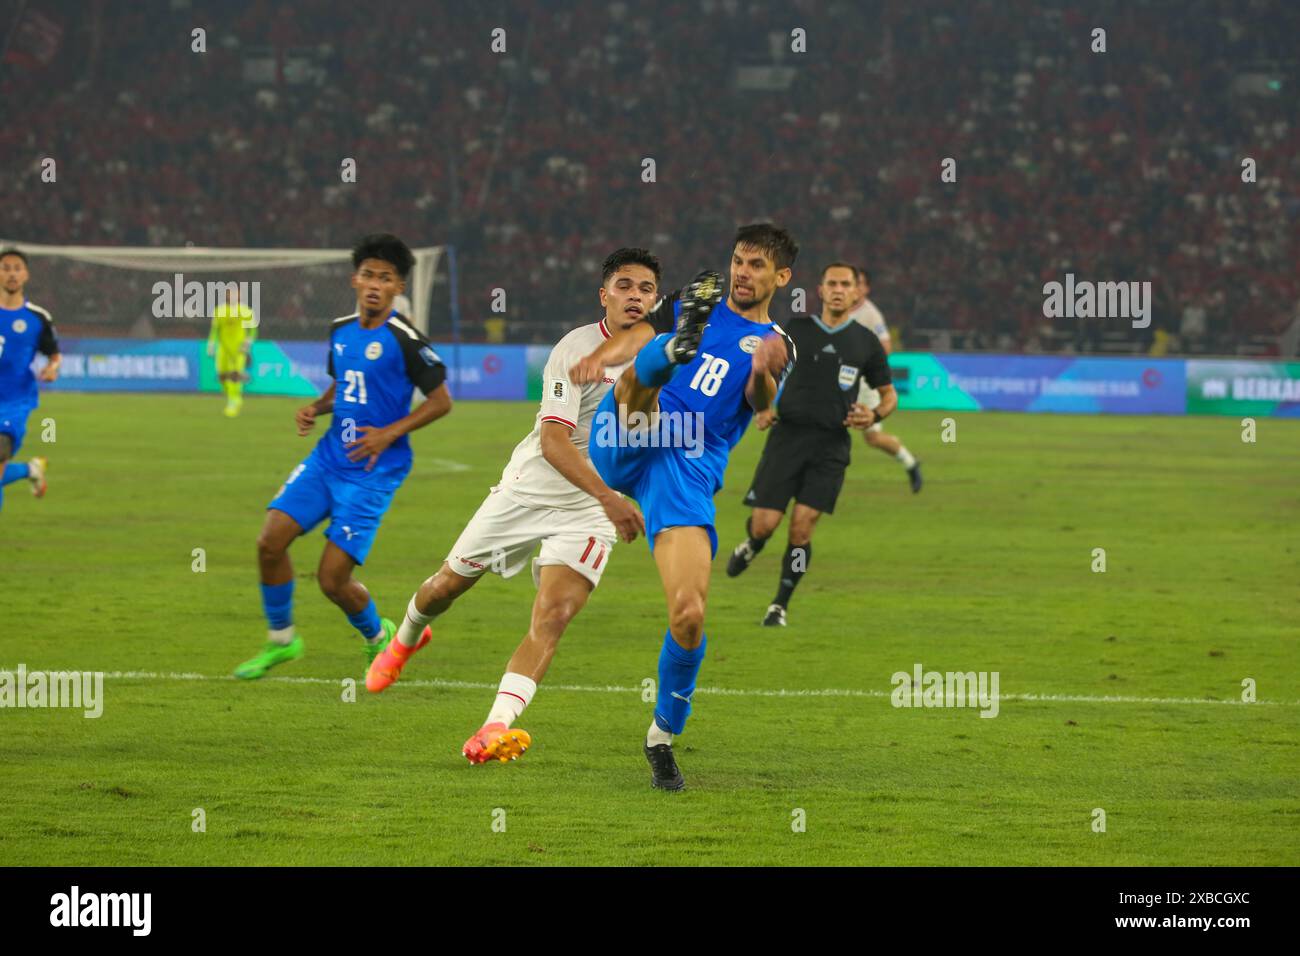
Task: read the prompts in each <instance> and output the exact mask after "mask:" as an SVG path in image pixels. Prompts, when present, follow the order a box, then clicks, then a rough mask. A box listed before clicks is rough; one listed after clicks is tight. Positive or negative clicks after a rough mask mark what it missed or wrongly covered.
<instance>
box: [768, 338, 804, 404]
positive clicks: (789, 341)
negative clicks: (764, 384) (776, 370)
mask: <svg viewBox="0 0 1300 956" xmlns="http://www.w3.org/2000/svg"><path fill="white" fill-rule="evenodd" d="M772 328H773V329H774V330H775V331H776V334H777V335H779V336H781V338H783V339H785V350H786V353H787V355H788V356H789V358H788V359H787V361H786V363H785V368H783V369H781V374H780V375H777V376H775V378H776V388H777V394H778V395H780V393H781V389H782V388H784V387H785V380H786V379H787V378H789V377H790V373H791V372H793V371H794V363H795V362H797V361H798V360H799V350H798V349H796V348H795V347H794V339H793V338H792V337H791V336H790V333H789V332H787V331H786V330H785V329H783V328H781V326H779V325H773V326H772Z"/></svg>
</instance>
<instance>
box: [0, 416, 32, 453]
mask: <svg viewBox="0 0 1300 956" xmlns="http://www.w3.org/2000/svg"><path fill="white" fill-rule="evenodd" d="M31 413H32V407H31V406H30V405H0V435H8V436H9V439H10V441H11V442H12V443H13V448H11V449H10V451H9V455H10V457H11V458H17V457H18V449H19V448H22V447H23V438H24V437H26V435H27V416H28V415H30V414H31Z"/></svg>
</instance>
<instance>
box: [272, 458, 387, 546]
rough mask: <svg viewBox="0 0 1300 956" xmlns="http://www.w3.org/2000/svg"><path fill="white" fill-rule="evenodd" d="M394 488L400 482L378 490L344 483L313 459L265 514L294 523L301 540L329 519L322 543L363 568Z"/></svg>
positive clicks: (291, 478) (289, 481) (294, 474)
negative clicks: (282, 515)
mask: <svg viewBox="0 0 1300 956" xmlns="http://www.w3.org/2000/svg"><path fill="white" fill-rule="evenodd" d="M403 477H405V476H403ZM376 484H378V483H376ZM398 484H400V481H399V482H397V483H393V482H392V480H391V478H389V479H386V480H385V481H384V485H385V486H384V487H377V486H375V485H369V484H366V483H365V482H360V481H353V480H350V479H348V478H344V477H342V476H341V475H339V474H338V473H337V472H335V471H331V470H330V469H329V468H326V467H325V466H324V465H322V464H321V463H320V461H319V460H318V459H317V458H316V456H315V455H314V454H313V455H310V456H308V457H307V458H306V460H304V461H303V462H302V464H300V465H298V466H297V467H296V468H294V470H293V472H292V473H290V475H289V477H288V479H287V480H286V481H285V483H284V486H283V487H281V489H280V491H279V492H278V493H277V494H276V496H275V498H274V499H273V500H272V501H271V503H270V504H269V505H267V506H266V508H267V510H268V511H269V510H271V509H275V510H276V511H283V512H284V513H285V514H287V515H288V516H289V517H290V518H292V519H293V520H294V521H296V522H298V524H299V525H300V526H301V527H302V533H303V534H306V533H307V532H309V531H311V529H312V528H314V527H316V525H318V524H320V523H321V522H322V521H324V520H325V518H327V517H328V518H329V519H330V523H329V527H327V528H326V529H325V537H326V539H328V540H330V541H333V542H334V543H335V544H336V545H338V546H339V547H340V548H341V549H343V552H344V553H345V554H347V555H348V557H350V558H351V559H352V560H353V561H355V562H356V563H357V564H365V563H366V555H368V554H369V553H370V548H371V546H372V545H373V544H374V543H375V535H376V534H377V533H378V532H379V522H380V521H382V520H383V517H384V512H386V511H387V510H388V506H389V505H390V504H392V501H393V495H394V494H396V492H397V485H398Z"/></svg>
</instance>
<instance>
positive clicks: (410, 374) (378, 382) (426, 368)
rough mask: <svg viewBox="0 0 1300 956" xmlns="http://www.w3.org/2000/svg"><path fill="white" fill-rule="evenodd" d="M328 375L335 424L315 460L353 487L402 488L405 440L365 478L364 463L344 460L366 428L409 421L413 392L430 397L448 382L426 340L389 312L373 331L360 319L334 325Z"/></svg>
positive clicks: (407, 458) (407, 453) (407, 456)
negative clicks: (360, 483) (349, 445)
mask: <svg viewBox="0 0 1300 956" xmlns="http://www.w3.org/2000/svg"><path fill="white" fill-rule="evenodd" d="M328 369H329V374H330V377H331V378H333V379H334V420H333V422H332V423H331V424H330V430H329V431H328V432H327V433H326V434H325V435H324V436H323V437H322V438H321V440H320V442H319V443H317V445H316V448H315V451H314V452H313V454H314V456H315V457H316V458H317V459H318V460H319V461H320V462H321V463H322V464H323V465H324V466H325V467H327V468H329V469H330V470H331V471H334V472H336V473H340V474H342V475H344V476H346V477H348V478H352V479H354V480H357V481H366V482H374V483H377V484H386V483H389V484H391V483H393V482H400V481H401V480H402V479H403V478H405V477H406V474H407V472H409V471H410V469H411V457H412V456H411V442H410V439H409V437H408V436H406V435H403V436H402V437H401V438H399V439H398V440H397V441H395V442H393V443H392V444H391V445H389V446H388V447H387V448H386V449H384V452H383V454H381V455H380V456H379V460H378V461H377V462H375V466H374V468H372V469H371V470H370V471H369V472H367V471H366V470H365V469H366V463H367V461H368V460H369V459H368V458H362V459H361V460H360V461H349V460H348V452H349V449H348V448H347V442H348V441H356V440H357V439H359V438H361V437H362V436H363V434H364V433H361V432H359V429H360V428H361V427H362V426H364V425H370V426H373V427H375V428H383V427H385V426H386V425H391V424H392V423H393V422H395V421H398V420H399V419H402V418H405V417H406V416H407V415H409V414H410V412H411V396H412V394H413V393H414V391H415V389H416V388H419V389H420V391H422V392H424V394H425V395H428V394H429V393H431V392H432V391H433V390H434V389H436V388H437V387H438V386H439V385H441V384H442V383H443V382H444V381H445V380H446V378H447V369H446V366H444V365H443V363H442V360H441V359H440V358H439V357H438V354H437V353H436V352H434V350H433V349H432V348H431V347H430V345H429V341H428V339H426V338H425V337H424V336H423V335H422V334H421V333H420V332H419V331H418V330H417V329H415V328H414V327H412V326H411V325H409V324H408V323H407V321H406V319H405V318H403V317H402V316H401V315H400V314H399V313H398V312H396V311H393V312H392V313H391V314H390V315H389V317H388V319H387V320H386V321H385V322H384V323H383V324H382V325H380V326H377V327H376V328H373V329H367V328H365V327H363V326H362V325H361V317H360V315H348V316H344V317H343V318H341V319H335V320H334V324H333V326H332V327H331V328H330V352H329V363H328Z"/></svg>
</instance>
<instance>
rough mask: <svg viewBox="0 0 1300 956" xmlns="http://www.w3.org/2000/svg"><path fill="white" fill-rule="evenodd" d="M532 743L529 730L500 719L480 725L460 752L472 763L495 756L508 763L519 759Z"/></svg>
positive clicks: (484, 760) (483, 761) (484, 761)
mask: <svg viewBox="0 0 1300 956" xmlns="http://www.w3.org/2000/svg"><path fill="white" fill-rule="evenodd" d="M532 745H533V738H532V737H531V736H530V735H529V733H528V731H526V730H520V729H519V728H518V727H516V728H514V729H511V728H509V727H507V726H506V725H505V724H503V723H501V722H499V721H498V722H497V723H495V724H484V725H483V726H482V727H480V728H479V729H478V731H477V732H476V733H475V734H474V736H473V737H471V738H469V740H467V741H465V746H464V747H462V748H461V751H460V752H461V753H463V754H464V755H465V757H466V759H468V760H469V762H470V763H487V762H488V761H489V760H492V759H493V758H495V759H497V760H500V761H501V762H502V763H506V762H507V761H509V760H517V759H518V758H519V756H520V755H521V754H523V752H524V751H525V750H527V749H528V748H529V747H531V746H532Z"/></svg>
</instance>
